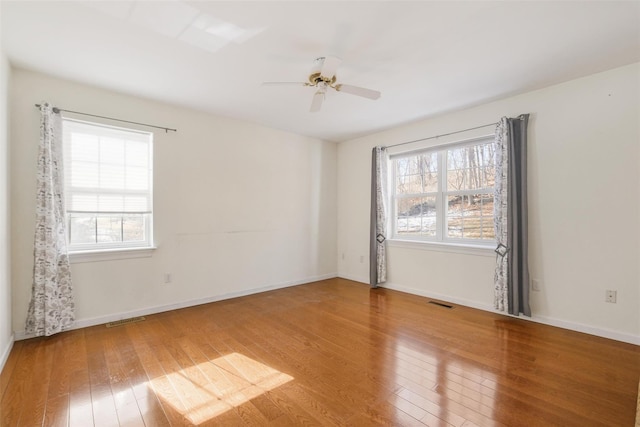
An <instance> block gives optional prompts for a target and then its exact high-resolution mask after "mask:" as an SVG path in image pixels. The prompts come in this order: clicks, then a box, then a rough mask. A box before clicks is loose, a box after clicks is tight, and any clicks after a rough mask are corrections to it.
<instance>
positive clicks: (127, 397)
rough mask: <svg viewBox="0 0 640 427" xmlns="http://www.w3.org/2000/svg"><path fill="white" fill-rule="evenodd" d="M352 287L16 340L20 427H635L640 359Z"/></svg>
mask: <svg viewBox="0 0 640 427" xmlns="http://www.w3.org/2000/svg"><path fill="white" fill-rule="evenodd" d="M428 301H429V300H428V299H426V298H422V297H417V296H412V295H408V294H403V293H400V292H395V291H391V290H385V289H375V290H372V289H369V288H368V287H367V286H366V285H362V284H358V283H355V282H351V281H348V280H343V279H331V280H326V281H321V282H317V283H312V284H308V285H303V286H297V287H292V288H286V289H281V290H276V291H272V292H267V293H262V294H257V295H252V296H247V297H243V298H236V299H233V300H227V301H222V302H217V303H212V304H206V305H201V306H197V307H191V308H188V309H183V310H177V311H172V312H167V313H161V314H157V315H153V316H147V320H146V321H143V322H139V323H131V324H126V325H123V326H118V327H115V328H105V327H104V325H102V326H95V327H91V328H86V329H80V330H75V331H69V332H65V333H63V334H59V335H57V336H53V337H49V338H36V339H31V340H26V341H19V342H16V343H15V345H14V348H13V350H12V352H11V354H10V356H9V359H8V361H7V363H6V365H5V368H4V370H3V372H2V374H1V375H0V398H1V406H0V410H1V413H0V420H1V426H2V427H10V426H11V427H12V426H36V425H37V426H40V425H45V426H67V425H70V426H81V427H87V426H94V425H95V426H118V425H120V426H187V425H202V426H205V425H207V426H208V425H221V426H235V425H258V426H263V425H273V426H289V425H296V426H297V425H352V426H368V425H390V426H423V425H429V426H457V427H462V426H464V427H469V426H580V427H584V426H616V427H620V426H633V425H634V418H635V412H636V397H637V392H638V378H639V376H640V347H638V346H633V345H630V344H624V343H620V342H616V341H611V340H607V339H603V338H597V337H594V336H590V335H585V334H580V333H577V332H571V331H567V330H563V329H557V328H553V327H549V326H545V325H540V324H536V323H532V322H527V321H524V320H520V319H514V318H509V317H504V316H500V315H497V314H492V313H487V312H483V311H479V310H474V309H470V308H465V307H460V306H455V307H454V308H452V309H447V308H443V307H440V306H437V305H433V304H429V303H428Z"/></svg>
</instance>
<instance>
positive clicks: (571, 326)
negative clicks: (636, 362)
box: [341, 276, 640, 345]
mask: <svg viewBox="0 0 640 427" xmlns="http://www.w3.org/2000/svg"><path fill="white" fill-rule="evenodd" d="M341 277H342V276H341ZM345 279H350V278H348V277H345ZM350 280H356V279H350ZM382 287H384V288H387V289H393V290H396V291H400V292H406V293H408V294H413V295H419V296H423V297H427V298H434V299H438V300H442V301H447V302H451V303H454V304H458V305H463V306H465V307H471V308H477V309H479V310H484V311H490V312H492V313H496V314H501V315H503V316H508V317H514V318H517V319H522V320H528V321H530V322H536V323H542V324H544V325H549V326H555V327H557V328H562V329H568V330H571V331H576V332H582V333H585V334H589V335H595V336H598V337H602V338H608V339H612V340H615V341H622V342H626V343H629V344H635V345H640V336H637V335H633V334H627V333H624V332H618V331H613V330H611V329H606V328H598V327H595V326H590V325H585V324H582V323H577V322H571V321H568V320H562V319H557V318H554V317H547V316H535V315H534V316H532V317H526V316H512V315H510V314H506V313H503V312H501V311H496V310H495V309H494V308H493V307H492V306H491V305H488V304H483V303H480V302H477V301H472V300H466V299H463V298H455V297H452V296H450V295H443V294H438V293H435V292H428V291H423V290H421V289H413V288H407V287H405V286H400V285H397V284H395V283H388V282H387V283H385V284H384V285H382Z"/></svg>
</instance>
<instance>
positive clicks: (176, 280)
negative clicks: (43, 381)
mask: <svg viewBox="0 0 640 427" xmlns="http://www.w3.org/2000/svg"><path fill="white" fill-rule="evenodd" d="M11 85H12V92H11V93H12V94H13V95H14V96H12V103H11V109H12V110H11V111H12V117H11V120H12V144H11V162H12V165H13V167H12V173H11V180H12V185H11V188H12V193H11V212H12V218H13V220H12V246H11V248H12V251H13V259H12V272H13V309H14V312H13V327H14V330H15V331H17V332H18V335H17V336H19V332H20V331H23V330H24V321H25V316H26V310H27V305H28V302H29V294H30V287H31V273H32V268H33V267H32V264H33V263H32V244H33V229H34V224H33V221H34V220H33V218H34V201H35V200H34V199H35V196H34V194H35V166H36V154H37V141H38V132H39V130H38V120H39V119H38V117H39V113H38V110H37V109H36V108H35V107H34V104H35V103H39V102H40V101H43V100H47V101H49V102H51V103H53V104H54V105H56V106H59V107H60V108H66V109H70V110H75V111H83V112H89V113H93V114H98V115H105V116H111V117H119V118H123V119H127V120H133V121H139V122H144V123H151V124H159V125H163V126H168V127H172V128H177V129H178V132H176V133H171V132H170V133H165V132H163V131H158V132H155V137H154V141H155V142H154V162H155V164H154V175H155V179H154V189H155V194H154V215H155V217H154V222H155V227H154V228H155V232H156V233H155V240H156V243H157V246H158V249H157V250H156V251H155V252H154V254H153V256H152V257H150V258H141V259H129V260H119V261H102V262H91V263H74V264H73V265H72V274H73V283H74V288H75V289H74V292H75V298H76V307H77V318H78V324H79V325H80V326H82V325H87V324H92V323H99V322H102V321H105V320H107V319H108V320H112V319H118V318H120V317H128V316H130V315H133V314H139V313H145V312H150V311H155V310H157V309H158V308H162V309H168V308H171V307H178V306H184V305H190V304H193V303H195V302H200V301H209V300H216V299H220V298H224V297H228V296H231V295H239V294H244V293H251V292H254V291H257V290H260V289H264V288H267V287H280V286H286V285H290V284H298V283H303V282H308V281H313V280H317V279H321V278H327V277H334V276H335V275H336V270H337V267H336V259H337V255H336V161H337V160H336V153H337V148H336V145H335V144H334V143H329V142H323V141H320V140H317V139H313V138H308V137H303V136H299V135H294V134H291V133H286V132H282V131H277V130H273V129H269V128H265V127H261V126H258V125H254V124H251V123H246V122H242V121H237V120H231V119H226V118H222V117H217V116H213V115H209V114H205V113H201V112H196V111H192V110H187V109H182V108H178V107H173V106H168V105H164V104H159V103H155V102H151V101H148V100H143V99H140V98H134V97H130V96H125V95H121V94H117V93H113V92H108V91H104V90H100V89H97V88H92V87H87V86H83V85H80V84H75V83H71V82H67V81H63V80H59V79H55V78H52V77H48V76H44V75H42V74H37V73H33V72H30V71H25V70H20V69H14V70H13V75H12V83H11ZM167 90H171V83H170V82H168V83H167ZM211 96H215V94H211ZM114 124H115V123H114ZM164 273H171V275H172V283H170V284H163V283H162V282H163V275H164Z"/></svg>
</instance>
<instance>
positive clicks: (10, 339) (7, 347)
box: [0, 334, 15, 372]
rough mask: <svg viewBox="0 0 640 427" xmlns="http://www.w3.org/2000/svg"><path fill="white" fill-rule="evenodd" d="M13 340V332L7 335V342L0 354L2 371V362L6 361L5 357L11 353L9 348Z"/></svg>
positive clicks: (1, 368)
mask: <svg viewBox="0 0 640 427" xmlns="http://www.w3.org/2000/svg"><path fill="white" fill-rule="evenodd" d="M14 341H15V334H11V336H10V337H9V342H8V343H7V345H6V346H5V348H4V350H3V351H2V353H1V354H0V372H2V370H3V369H4V364H5V363H7V359H8V358H9V353H11V349H12V348H13V342H14Z"/></svg>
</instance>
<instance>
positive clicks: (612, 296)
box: [604, 289, 618, 304]
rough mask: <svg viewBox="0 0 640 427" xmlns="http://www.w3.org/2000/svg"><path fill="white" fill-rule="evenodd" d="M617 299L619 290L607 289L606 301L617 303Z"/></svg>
mask: <svg viewBox="0 0 640 427" xmlns="http://www.w3.org/2000/svg"><path fill="white" fill-rule="evenodd" d="M617 299H618V291H614V290H611V289H607V291H606V293H605V297H604V301H605V302H612V303H614V304H615V303H616V300H617Z"/></svg>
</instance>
